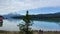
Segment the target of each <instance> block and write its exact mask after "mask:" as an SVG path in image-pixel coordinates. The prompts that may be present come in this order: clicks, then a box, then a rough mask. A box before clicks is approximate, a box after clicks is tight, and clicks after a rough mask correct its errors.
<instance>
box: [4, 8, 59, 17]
mask: <svg viewBox="0 0 60 34" xmlns="http://www.w3.org/2000/svg"><path fill="white" fill-rule="evenodd" d="M26 11H27V10H22V11H16V12H14V13H9V14H6V15H3V16H4V17H5V18H10V17H13V16H22V15H25V14H26ZM28 11H29V14H30V15H36V16H37V15H43V16H44V17H45V16H48V17H49V16H60V7H45V8H38V9H31V10H28Z"/></svg>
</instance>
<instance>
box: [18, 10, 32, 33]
mask: <svg viewBox="0 0 60 34" xmlns="http://www.w3.org/2000/svg"><path fill="white" fill-rule="evenodd" d="M23 21H24V22H25V24H20V26H19V27H20V30H21V31H22V32H24V34H32V31H31V29H30V26H31V25H32V22H31V17H30V15H29V14H28V11H27V12H26V15H25V16H24V18H23Z"/></svg>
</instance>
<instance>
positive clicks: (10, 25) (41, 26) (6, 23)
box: [0, 19, 60, 31]
mask: <svg viewBox="0 0 60 34" xmlns="http://www.w3.org/2000/svg"><path fill="white" fill-rule="evenodd" d="M20 23H24V22H23V20H18V19H16V20H14V19H11V20H3V25H2V26H0V30H6V31H19V27H18V26H17V25H18V24H20ZM31 28H32V29H33V30H44V31H60V22H48V21H38V20H37V21H36V20H34V21H33V25H32V26H31Z"/></svg>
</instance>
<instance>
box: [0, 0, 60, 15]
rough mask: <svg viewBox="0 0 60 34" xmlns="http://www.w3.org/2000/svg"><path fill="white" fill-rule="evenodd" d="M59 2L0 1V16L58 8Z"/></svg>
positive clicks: (57, 0)
mask: <svg viewBox="0 0 60 34" xmlns="http://www.w3.org/2000/svg"><path fill="white" fill-rule="evenodd" d="M59 3H60V0H0V14H7V13H10V12H15V11H19V10H20V11H21V10H29V9H35V8H42V7H57V6H60V4H59Z"/></svg>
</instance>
